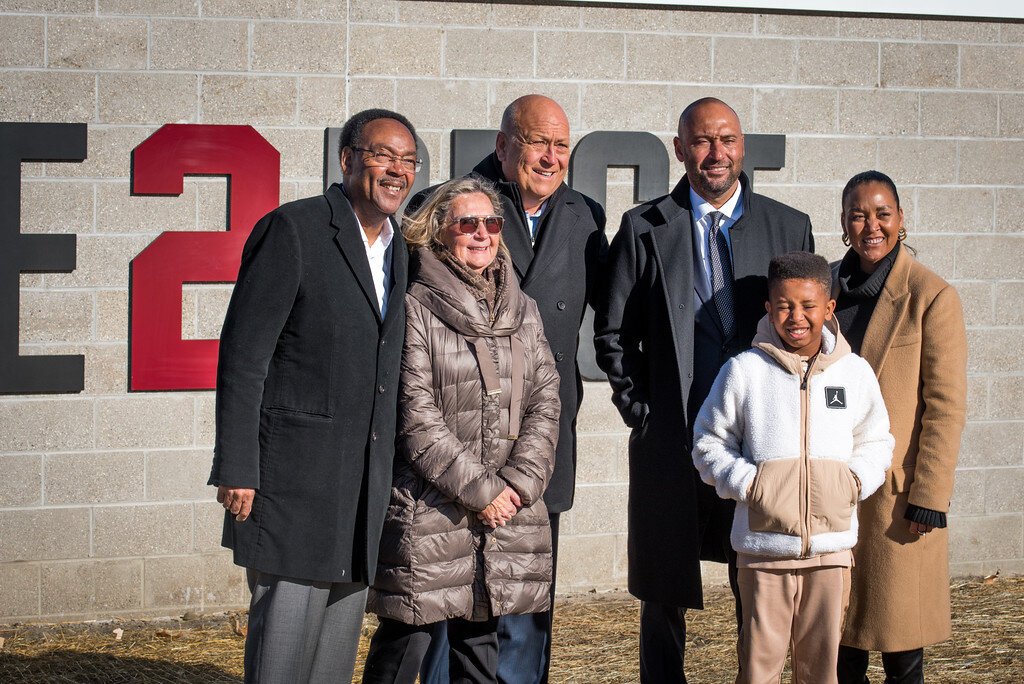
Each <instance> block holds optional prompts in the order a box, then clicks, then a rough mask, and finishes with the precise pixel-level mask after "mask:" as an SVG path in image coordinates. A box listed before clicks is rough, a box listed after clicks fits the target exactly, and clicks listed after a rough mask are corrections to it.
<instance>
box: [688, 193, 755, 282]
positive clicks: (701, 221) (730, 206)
mask: <svg viewBox="0 0 1024 684" xmlns="http://www.w3.org/2000/svg"><path fill="white" fill-rule="evenodd" d="M742 194H743V186H741V185H737V186H736V192H734V193H733V194H732V197H730V198H729V200H728V201H727V202H726V203H725V204H723V205H722V206H721V207H719V208H718V209H716V208H715V207H714V206H713V205H712V204H711V203H710V202H708V201H707V200H705V199H704V198H703V197H701V196H700V195H698V194H697V193H696V192H694V191H693V188H690V206H691V207H693V209H692V210H691V212H692V214H693V244H694V249H696V250H697V255H698V256H699V257H700V263H701V266H702V269H701V270H702V271H703V273H701V277H703V278H704V282H705V284H706V285H708V287H710V286H711V257H710V255H709V254H708V234H709V233H710V232H711V217H710V216H708V214H710V213H711V212H713V211H719V212H721V213H722V223H721V224H720V225H719V230H720V231H721V232H722V234H723V235H724V236H725V243H726V244H727V245H728V246H729V258H730V260H732V236H731V235H730V234H729V229H730V228H731V227H732V226H733V224H735V223H736V222H737V221H738V220H739V219H740V217H741V216H743V203H742V202H741V201H740V198H741V196H742Z"/></svg>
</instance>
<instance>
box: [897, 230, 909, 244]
mask: <svg viewBox="0 0 1024 684" xmlns="http://www.w3.org/2000/svg"><path fill="white" fill-rule="evenodd" d="M896 239H897V240H899V241H900V242H903V241H904V240H906V239H907V229H906V228H904V227H903V226H900V230H899V232H898V233H896Z"/></svg>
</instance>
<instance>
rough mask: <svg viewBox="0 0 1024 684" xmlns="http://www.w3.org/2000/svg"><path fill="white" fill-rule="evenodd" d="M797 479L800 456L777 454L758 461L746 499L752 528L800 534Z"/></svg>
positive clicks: (753, 529)
mask: <svg viewBox="0 0 1024 684" xmlns="http://www.w3.org/2000/svg"><path fill="white" fill-rule="evenodd" d="M799 482H800V459H799V458H780V459H774V460H771V461H764V462H763V463H759V464H758V466H757V475H755V476H754V483H753V486H752V487H751V491H750V497H749V499H748V501H747V516H748V519H749V522H750V530H751V531H752V532H781V533H782V534H795V535H798V534H800V491H799V490H800V487H799Z"/></svg>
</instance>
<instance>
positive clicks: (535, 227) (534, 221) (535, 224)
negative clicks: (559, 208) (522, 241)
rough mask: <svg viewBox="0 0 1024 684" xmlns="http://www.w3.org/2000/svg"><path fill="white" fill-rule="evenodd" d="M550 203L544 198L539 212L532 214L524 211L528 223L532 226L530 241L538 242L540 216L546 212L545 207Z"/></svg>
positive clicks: (538, 208)
mask: <svg viewBox="0 0 1024 684" xmlns="http://www.w3.org/2000/svg"><path fill="white" fill-rule="evenodd" d="M547 205H548V201H547V200H544V201H543V202H541V205H540V206H539V207H537V213H536V214H531V213H530V212H528V211H525V210H524V211H523V215H524V216H525V217H526V225H527V226H529V228H530V243H531V244H533V243H536V242H537V231H539V230H540V217H541V215H543V214H544V207H546V206H547Z"/></svg>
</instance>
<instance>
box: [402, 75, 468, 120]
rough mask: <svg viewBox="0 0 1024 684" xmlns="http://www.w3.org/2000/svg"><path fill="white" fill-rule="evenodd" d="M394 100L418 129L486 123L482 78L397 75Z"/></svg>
mask: <svg viewBox="0 0 1024 684" xmlns="http://www.w3.org/2000/svg"><path fill="white" fill-rule="evenodd" d="M395 104H396V106H397V108H398V111H399V112H401V113H402V114H404V115H405V116H407V117H409V120H410V121H412V122H413V125H414V126H416V127H417V130H418V129H419V128H424V129H441V130H445V131H447V130H451V129H453V128H485V127H486V126H487V87H486V84H485V82H484V81H464V80H433V79H430V80H428V79H400V80H399V81H398V92H397V98H396V103H395Z"/></svg>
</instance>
